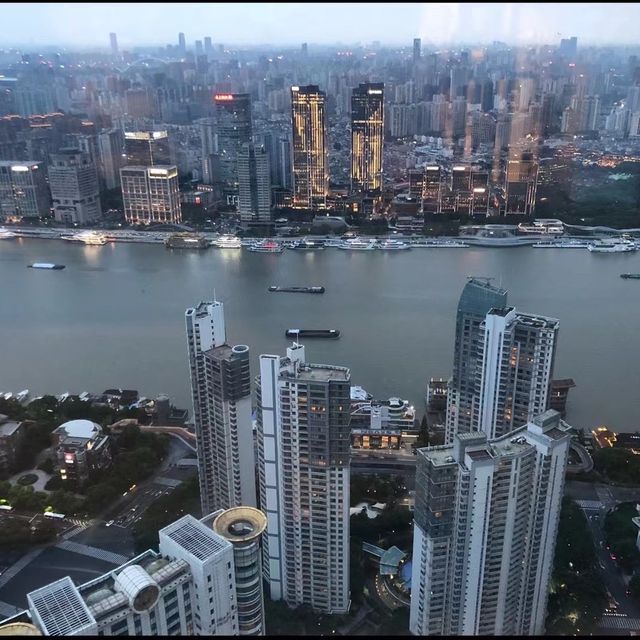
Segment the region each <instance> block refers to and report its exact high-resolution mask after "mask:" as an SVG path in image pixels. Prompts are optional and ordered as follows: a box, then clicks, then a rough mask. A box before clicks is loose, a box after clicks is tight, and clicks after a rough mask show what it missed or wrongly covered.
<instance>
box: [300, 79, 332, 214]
mask: <svg viewBox="0 0 640 640" xmlns="http://www.w3.org/2000/svg"><path fill="white" fill-rule="evenodd" d="M326 97H327V96H326V94H325V93H324V91H320V89H319V88H318V86H317V85H313V84H312V85H308V86H306V87H291V122H292V125H293V206H294V207H296V208H298V209H324V208H326V206H327V193H328V191H329V168H328V163H327V126H326V109H325V103H326Z"/></svg>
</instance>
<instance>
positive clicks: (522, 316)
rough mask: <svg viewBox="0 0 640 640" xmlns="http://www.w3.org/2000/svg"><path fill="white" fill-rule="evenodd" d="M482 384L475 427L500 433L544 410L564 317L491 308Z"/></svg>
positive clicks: (486, 322) (478, 378)
mask: <svg viewBox="0 0 640 640" xmlns="http://www.w3.org/2000/svg"><path fill="white" fill-rule="evenodd" d="M483 329H484V335H481V339H480V341H479V344H478V347H479V351H480V353H481V354H482V356H481V357H482V360H481V362H482V364H481V369H480V370H479V371H477V373H476V385H477V387H478V388H479V389H480V394H479V401H478V403H477V405H476V406H475V407H474V412H476V415H474V416H473V419H474V424H473V425H472V431H475V430H478V431H483V432H484V433H485V434H486V435H487V437H488V438H497V437H500V436H502V435H504V434H505V433H509V432H510V431H512V430H513V429H515V428H517V427H521V426H522V425H523V424H526V423H527V422H528V421H529V420H531V419H533V418H534V417H535V416H538V415H540V414H541V413H543V412H544V411H545V410H546V408H547V403H548V400H549V388H550V385H551V377H552V374H553V364H554V355H555V350H556V342H557V334H558V321H557V320H556V319H554V318H545V317H542V316H534V315H531V314H528V313H518V312H516V310H515V309H514V308H513V307H503V308H502V309H499V308H494V309H491V310H490V311H489V312H488V313H487V315H486V317H485V320H484V322H483V323H481V325H480V331H481V332H482V330H483Z"/></svg>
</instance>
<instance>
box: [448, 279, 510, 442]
mask: <svg viewBox="0 0 640 640" xmlns="http://www.w3.org/2000/svg"><path fill="white" fill-rule="evenodd" d="M506 304H507V292H506V290H504V289H501V288H498V287H495V286H493V285H492V284H491V283H490V282H489V281H488V280H487V281H485V280H483V279H480V278H471V279H470V280H469V281H468V282H467V284H466V285H465V287H464V289H463V290H462V294H461V295H460V300H459V302H458V311H457V313H456V337H455V346H454V355H453V375H452V377H451V381H450V382H449V391H448V394H447V420H446V433H445V442H447V443H451V442H453V436H454V434H455V433H457V432H461V433H464V432H468V431H472V430H473V429H472V424H473V410H474V407H475V405H476V404H477V402H478V398H477V389H476V384H477V382H476V371H477V368H478V366H479V363H480V362H481V356H482V354H481V353H479V348H478V345H479V344H480V340H481V339H482V335H483V329H481V327H480V325H481V324H482V322H483V321H484V319H485V317H486V315H487V313H489V311H490V310H491V309H493V308H497V309H501V308H503V307H505V306H506Z"/></svg>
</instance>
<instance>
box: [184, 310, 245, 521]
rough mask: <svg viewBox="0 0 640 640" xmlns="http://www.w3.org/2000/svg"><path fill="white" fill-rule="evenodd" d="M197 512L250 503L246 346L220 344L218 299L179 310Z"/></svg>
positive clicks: (223, 335)
mask: <svg viewBox="0 0 640 640" xmlns="http://www.w3.org/2000/svg"><path fill="white" fill-rule="evenodd" d="M185 320H186V328H187V341H188V347H189V367H190V370H191V391H192V399H193V418H194V420H195V426H196V446H197V452H198V475H199V478H200V499H201V502H202V512H203V513H211V512H213V511H216V510H217V509H229V508H231V507H239V506H246V507H253V506H255V505H256V481H255V456H254V447H253V433H252V423H251V376H250V372H249V347H247V346H245V345H237V346H234V347H230V346H229V345H228V344H226V330H225V323H224V307H223V304H222V302H217V301H216V302H200V303H199V304H198V305H197V306H196V307H194V308H190V309H187V311H186V314H185Z"/></svg>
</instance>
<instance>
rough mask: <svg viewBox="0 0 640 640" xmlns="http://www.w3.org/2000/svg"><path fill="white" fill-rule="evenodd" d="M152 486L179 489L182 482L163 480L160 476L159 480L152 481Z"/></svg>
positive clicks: (171, 479) (172, 479) (170, 479)
mask: <svg viewBox="0 0 640 640" xmlns="http://www.w3.org/2000/svg"><path fill="white" fill-rule="evenodd" d="M153 483H154V484H161V485H163V486H165V487H172V488H175V487H179V486H180V485H181V484H182V480H175V479H174V478H165V477H164V476H161V477H160V478H155V480H154V481H153Z"/></svg>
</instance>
